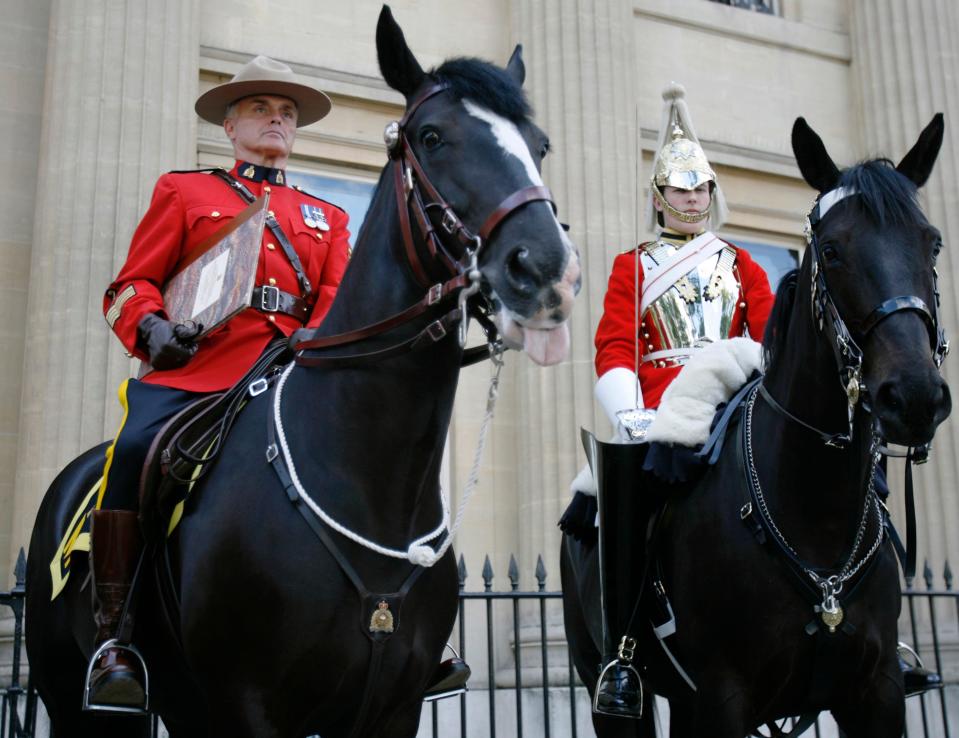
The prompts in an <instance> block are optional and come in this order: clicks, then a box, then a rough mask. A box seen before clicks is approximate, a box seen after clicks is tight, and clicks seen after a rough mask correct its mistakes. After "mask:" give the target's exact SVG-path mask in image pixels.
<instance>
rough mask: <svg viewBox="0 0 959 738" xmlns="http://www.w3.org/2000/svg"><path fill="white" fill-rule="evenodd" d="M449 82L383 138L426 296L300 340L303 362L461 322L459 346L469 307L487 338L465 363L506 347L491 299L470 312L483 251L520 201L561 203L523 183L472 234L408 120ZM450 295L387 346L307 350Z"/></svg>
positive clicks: (363, 333) (431, 335)
mask: <svg viewBox="0 0 959 738" xmlns="http://www.w3.org/2000/svg"><path fill="white" fill-rule="evenodd" d="M447 89H448V86H447V85H445V84H443V83H436V84H433V85H431V86H430V87H429V88H427V89H426V90H425V91H424V92H423V93H422V94H421V95H420V96H419V97H418V98H416V99H415V100H414V101H413V102H412V103H411V104H410V105H409V107H408V108H407V109H406V112H405V113H404V115H403V117H402V118H401V119H400V120H399V121H393V122H391V123H389V124H388V125H387V126H386V129H385V130H384V132H383V139H384V141H385V143H386V147H387V150H388V153H389V157H390V159H391V160H392V162H393V173H394V176H393V183H394V190H395V194H396V208H397V212H398V214H399V220H400V232H401V234H402V237H403V246H404V250H405V253H406V259H407V262H408V264H409V266H410V269H411V270H412V272H413V276H414V278H415V279H416V281H417V282H418V283H419V284H420V286H422V287H423V288H424V289H426V290H427V293H426V295H425V296H424V297H423V298H422V299H421V300H420V301H419V302H417V303H416V304H414V305H411V306H410V307H409V308H407V309H406V310H403V311H401V312H400V313H397V314H395V315H392V316H390V317H389V318H386V319H385V320H381V321H379V322H377V323H374V324H372V325H368V326H364V327H363V328H358V329H356V330H353V331H350V332H348V333H340V334H337V335H333V336H325V337H322V338H313V339H310V340H308V341H302V342H300V343H297V345H296V347H295V348H296V352H297V355H296V363H297V364H299V365H301V366H327V365H331V364H334V363H336V364H339V363H343V362H345V361H348V362H350V363H357V362H358V361H362V362H367V361H379V360H381V359H384V358H387V357H390V356H396V355H398V354H401V353H405V352H406V351H408V350H413V349H417V348H421V347H424V346H428V345H432V344H433V343H436V342H437V341H439V340H441V339H442V338H444V337H445V336H446V335H447V334H448V332H449V330H450V329H451V328H452V327H453V326H455V325H456V324H459V339H460V345H461V346H465V344H466V332H467V328H468V320H469V314H472V315H473V316H474V317H476V318H477V320H478V321H479V322H480V324H481V325H482V327H483V330H484V331H485V333H486V337H487V344H486V345H483V346H479V347H477V348H475V349H469V350H468V351H467V352H466V354H465V355H464V358H463V361H462V364H463V365H464V366H465V365H467V364H470V363H474V362H475V361H479V360H481V359H484V358H487V357H488V356H490V355H492V354H493V353H496V352H501V351H502V348H501V347H500V346H499V345H498V341H497V338H496V329H495V327H494V326H493V324H492V321H491V320H490V318H489V313H490V312H491V311H492V309H491V307H490V306H489V305H486V306H484V307H482V308H480V307H477V308H474V309H473V310H472V311H471V313H468V312H467V310H468V306H467V300H468V298H469V297H471V296H472V295H474V294H476V293H477V292H478V291H479V287H480V284H479V281H480V272H479V266H478V258H479V254H480V252H481V250H482V248H483V246H484V245H485V244H486V243H487V242H488V241H489V239H490V237H491V236H492V235H493V233H494V232H495V231H496V229H497V228H498V227H499V226H500V225H502V223H503V221H505V220H506V219H507V218H509V217H510V216H511V215H513V214H514V213H515V212H516V211H517V210H519V209H520V208H522V207H524V206H525V205H528V204H529V203H531V202H539V201H544V202H548V203H549V204H550V206H551V207H552V208H553V213H554V214H555V212H556V204H555V203H554V202H553V195H552V193H551V192H550V191H549V188H547V187H541V186H530V187H524V188H522V189H520V190H517V191H516V192H514V193H512V194H511V195H509V196H508V197H506V198H505V199H504V200H503V201H502V202H501V203H500V204H499V206H497V207H496V209H494V210H493V212H492V213H490V214H489V216H487V218H486V220H485V221H484V222H483V225H482V226H480V228H479V231H478V232H477V233H473V232H472V231H471V230H470V229H469V228H468V227H467V226H466V225H465V224H464V223H463V221H462V220H461V219H460V217H459V216H458V215H457V214H456V212H455V211H454V210H453V208H452V207H451V206H450V204H449V203H448V202H447V201H446V200H445V199H444V198H443V196H442V195H441V194H440V193H439V191H438V190H437V189H436V187H434V186H433V184H432V182H430V179H429V177H428V176H427V175H426V172H425V171H424V170H423V167H422V166H421V165H420V162H419V160H418V159H417V158H416V154H415V153H414V152H413V148H412V146H410V142H409V137H408V136H407V126H408V125H409V122H410V120H411V119H412V118H413V116H414V115H415V114H416V112H417V110H419V108H420V106H421V105H422V104H423V103H425V102H426V101H427V100H429V99H430V98H432V97H435V96H436V95H438V94H440V93H441V92H444V91H446V90H447ZM411 214H412V220H413V221H415V222H416V226H417V231H418V233H419V237H420V241H421V242H422V243H423V244H424V245H425V248H426V251H427V253H428V258H427V259H425V260H424V259H423V258H421V254H420V249H419V248H417V242H416V240H415V239H414V237H413V228H412V222H411V217H410V216H411ZM430 267H439V270H440V272H441V273H442V274H443V277H441V279H444V280H445V281H441V282H436V281H434V280H433V279H431V278H430V276H429V275H430V273H432V272H433V271H435V270H434V269H431V268H430ZM452 299H456V300H457V307H456V308H454V309H453V310H451V311H449V312H447V313H446V314H445V315H443V316H442V317H440V318H438V319H436V320H434V321H433V322H431V323H430V324H429V325H427V326H426V328H425V329H423V330H422V331H420V332H419V333H418V334H417V335H415V336H414V337H413V338H410V339H408V340H406V341H403V342H401V343H398V344H395V345H393V346H390V347H388V348H386V349H382V350H379V351H373V352H366V353H360V354H352V355H349V356H320V357H318V356H305V355H304V352H305V351H310V350H316V349H325V348H330V347H334V346H342V345H345V344H349V343H354V342H356V341H359V340H362V339H365V338H369V337H370V336H375V335H378V334H382V333H385V332H387V331H390V330H393V329H394V328H397V327H398V326H401V325H403V324H405V323H407V322H409V321H410V320H412V319H414V318H416V317H418V316H420V315H423V314H425V313H428V312H432V311H433V309H434V308H436V307H438V306H439V305H442V304H444V303H446V302H449V301H450V300H452Z"/></svg>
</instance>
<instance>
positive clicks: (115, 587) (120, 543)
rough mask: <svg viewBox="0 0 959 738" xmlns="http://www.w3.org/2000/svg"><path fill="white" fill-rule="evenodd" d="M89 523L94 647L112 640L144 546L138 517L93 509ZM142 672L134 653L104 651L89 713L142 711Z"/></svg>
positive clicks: (117, 649)
mask: <svg viewBox="0 0 959 738" xmlns="http://www.w3.org/2000/svg"><path fill="white" fill-rule="evenodd" d="M91 516H92V517H91V520H90V571H91V572H92V574H93V617H94V620H95V621H96V624H97V641H96V642H97V646H98V647H99V646H102V645H103V644H104V643H105V642H107V641H109V640H111V639H113V638H116V637H117V632H118V631H119V628H120V618H121V617H122V615H123V605H124V602H125V601H126V598H127V595H128V594H129V592H130V586H131V584H132V583H133V574H134V572H135V571H136V566H137V562H138V560H139V557H140V551H141V550H142V548H143V544H142V541H141V538H140V525H139V522H138V521H137V514H136V513H135V512H132V511H129V510H94V511H93V512H92V513H91ZM142 672H143V669H142V667H141V665H140V663H139V662H138V659H137V658H136V657H135V656H134V655H133V653H132V652H131V651H130V650H129V649H127V648H122V647H116V646H111V647H110V648H107V649H106V650H105V651H104V652H103V653H102V654H101V655H100V657H99V658H98V659H97V661H96V663H95V664H93V669H92V672H91V674H90V684H89V695H88V699H87V700H85V702H87V703H89V705H90V707H91V708H92V709H97V708H107V707H118V708H121V709H124V708H126V709H134V710H135V709H138V708H139V709H143V707H144V705H145V702H146V693H145V690H144V688H143V683H142V680H143V676H144V675H143V673H142Z"/></svg>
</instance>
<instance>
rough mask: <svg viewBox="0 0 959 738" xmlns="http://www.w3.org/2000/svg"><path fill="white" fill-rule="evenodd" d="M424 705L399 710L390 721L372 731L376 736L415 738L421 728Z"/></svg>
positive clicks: (419, 703)
mask: <svg viewBox="0 0 959 738" xmlns="http://www.w3.org/2000/svg"><path fill="white" fill-rule="evenodd" d="M422 710H423V703H422V702H419V701H418V702H416V703H415V704H413V705H411V706H409V707H406V708H401V709H400V710H397V711H396V712H395V713H394V714H393V715H392V716H390V718H389V719H387V721H386V722H385V723H383V724H382V725H380V726H378V727H377V728H376V729H374V730H373V731H371V732H372V733H373V734H375V735H384V736H386V735H388V736H391V738H392V737H393V736H395V738H413V737H414V736H415V735H416V731H417V729H418V728H419V726H420V715H421V714H422Z"/></svg>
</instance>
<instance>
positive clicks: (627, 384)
mask: <svg viewBox="0 0 959 738" xmlns="http://www.w3.org/2000/svg"><path fill="white" fill-rule="evenodd" d="M594 393H595V394H596V399H597V400H599V404H600V405H602V406H603V410H605V411H606V417H608V418H609V422H610V423H612V424H613V429H615V428H616V427H617V426H618V425H619V418H617V417H616V413H618V412H619V411H620V410H632V409H633V408H634V407H645V405H643V391H642V390H641V389H640V388H639V379H637V377H636V373H635V372H634V371H632V370H631V369H627V368H626V367H623V366H618V367H616V368H615V369H610V370H609V371H608V372H606V373H605V374H604V375H603V376H601V377H600V378H599V379H598V380H597V381H596V387H595V389H594Z"/></svg>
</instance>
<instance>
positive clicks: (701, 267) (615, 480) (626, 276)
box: [593, 84, 773, 717]
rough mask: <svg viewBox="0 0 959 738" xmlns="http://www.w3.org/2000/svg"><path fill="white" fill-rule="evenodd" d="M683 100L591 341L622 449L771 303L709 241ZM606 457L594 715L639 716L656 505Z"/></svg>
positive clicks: (750, 272) (741, 258)
mask: <svg viewBox="0 0 959 738" xmlns="http://www.w3.org/2000/svg"><path fill="white" fill-rule="evenodd" d="M684 95H685V91H684V89H683V88H682V87H681V86H680V85H676V84H672V85H670V86H669V87H667V88H666V90H665V91H664V92H663V99H664V100H665V110H664V115H663V123H662V126H661V128H660V140H659V144H658V146H657V153H656V157H655V159H654V160H653V174H652V178H651V181H650V188H649V189H650V196H649V201H648V208H647V219H648V223H647V225H648V228H649V230H651V231H656V232H658V237H657V238H656V240H655V241H649V242H647V243H642V244H640V245H639V246H637V247H636V248H633V249H630V250H628V251H625V252H623V253H622V254H620V255H619V256H617V257H616V260H615V261H614V263H613V269H612V273H611V274H610V277H609V286H608V289H607V292H606V298H605V301H604V312H603V317H602V318H601V320H600V322H599V327H598V328H597V331H596V339H595V344H596V373H597V376H598V377H599V380H598V381H597V382H596V388H595V392H596V397H597V399H598V400H599V402H600V404H601V405H602V406H603V409H604V410H605V411H606V414H607V415H608V416H609V419H610V421H611V422H612V424H613V427H614V428H615V431H616V437H617V439H618V440H620V441H622V442H626V443H629V442H636V441H641V440H643V439H644V438H645V433H646V430H647V428H648V427H649V425H650V423H651V422H652V420H653V418H654V417H655V412H656V408H657V407H658V405H659V402H660V399H661V397H662V395H663V392H664V390H665V389H666V387H667V386H668V385H669V384H670V382H672V380H673V379H675V378H676V375H677V374H679V371H680V370H681V369H682V367H683V365H684V364H685V363H686V362H687V361H688V359H689V358H690V356H691V355H693V353H695V352H696V351H697V350H699V349H700V348H703V347H704V346H706V345H708V344H710V343H712V342H715V341H721V340H723V339H726V338H732V337H735V336H743V335H748V336H750V337H751V338H753V339H754V340H756V341H760V340H762V335H763V331H764V329H765V326H766V319H767V318H768V316H769V311H770V310H771V308H772V304H773V294H772V292H771V291H770V288H769V281H768V279H767V277H766V273H765V272H764V271H763V269H762V268H761V267H760V266H759V265H758V264H757V263H756V262H754V261H753V259H752V258H751V257H750V255H749V253H748V252H746V251H745V250H743V249H740V248H737V247H736V246H735V245H733V244H731V243H729V242H728V241H725V240H723V239H721V238H719V237H718V236H716V235H714V234H713V233H712V232H711V231H709V230H707V226H711V227H713V228H718V227H719V226H720V225H721V224H722V223H723V221H724V219H725V216H726V213H727V210H726V204H725V199H724V198H723V194H722V191H721V190H720V188H719V184H718V182H717V181H716V174H715V172H713V170H712V167H710V165H709V162H708V161H707V159H706V154H705V153H704V152H703V149H702V147H701V146H700V144H699V142H698V139H697V138H696V134H695V132H694V131H693V127H692V123H691V121H690V118H689V113H688V110H687V108H686V103H685V100H684ZM607 448H608V447H607ZM623 451H627V449H625V448H624V449H623ZM607 456H608V457H609V458H606V459H605V460H604V463H602V464H597V466H599V467H600V468H599V469H594V472H595V474H596V483H597V487H598V489H599V494H598V505H599V529H600V530H599V538H600V550H599V553H600V586H601V591H602V604H603V616H604V619H605V628H604V634H605V635H606V638H605V640H606V643H605V644H604V654H603V659H604V661H603V664H604V668H603V669H602V671H601V676H600V679H599V681H598V683H597V685H596V691H595V694H594V702H593V705H594V709H595V710H596V711H597V712H602V713H607V714H612V715H621V716H627V717H640V715H641V708H642V689H641V682H640V677H639V672H638V671H637V670H636V668H635V667H634V666H633V664H632V660H633V649H634V648H635V641H636V636H637V632H636V629H635V625H636V624H635V623H633V620H634V619H635V617H634V611H635V609H636V601H637V597H638V593H639V589H640V587H641V584H642V582H641V581H640V580H641V579H642V572H643V561H644V554H645V545H644V544H645V536H644V533H645V530H646V525H645V522H646V520H647V519H648V517H649V515H650V514H651V512H652V509H653V508H654V507H655V501H653V500H650V499H644V497H646V498H648V497H649V496H648V495H645V496H644V495H643V494H642V491H641V490H640V491H638V493H637V494H630V493H631V492H633V491H635V485H634V484H630V482H631V481H634V475H635V473H636V471H637V469H636V466H635V463H630V459H631V456H632V457H636V455H635V454H632V455H630V454H628V453H625V454H623V455H620V454H607ZM636 458H638V459H639V462H640V464H641V457H636ZM595 462H596V459H594V463H595ZM631 478H632V479H631ZM604 491H605V494H604ZM614 651H615V656H614Z"/></svg>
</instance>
